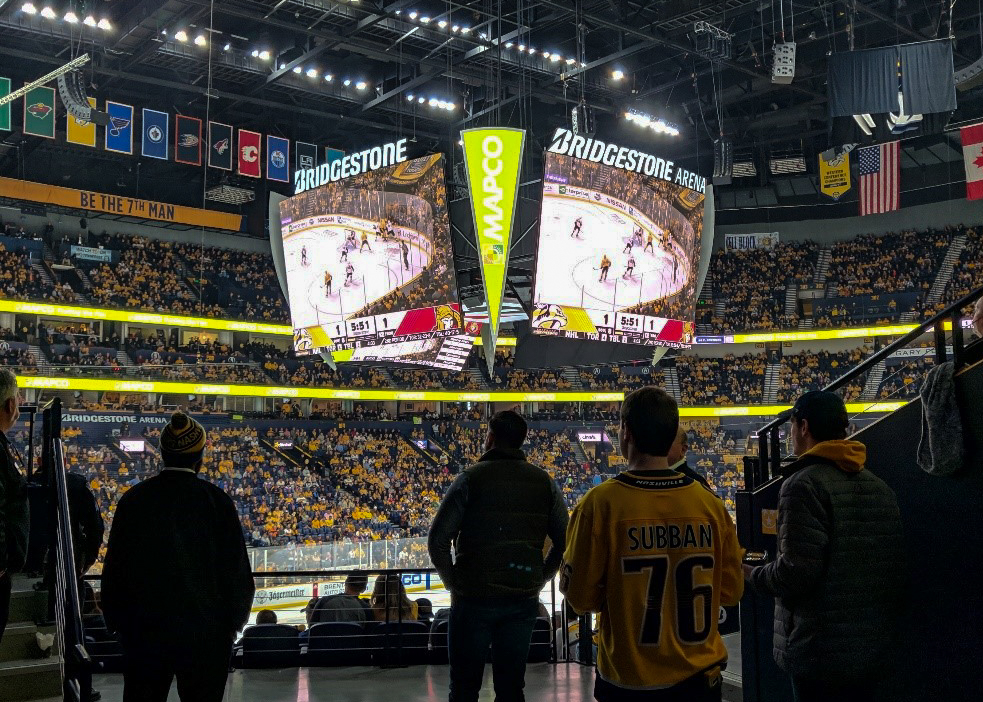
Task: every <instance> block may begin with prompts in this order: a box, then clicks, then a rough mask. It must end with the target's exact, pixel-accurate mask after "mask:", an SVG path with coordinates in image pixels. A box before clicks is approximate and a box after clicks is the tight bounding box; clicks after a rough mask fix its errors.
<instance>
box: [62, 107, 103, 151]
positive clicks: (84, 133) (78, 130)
mask: <svg viewBox="0 0 983 702" xmlns="http://www.w3.org/2000/svg"><path fill="white" fill-rule="evenodd" d="M88 100H89V105H90V106H92V107H95V106H96V99H95V98H92V97H90V98H89V99H88ZM65 121H66V125H65V141H67V142H68V143H70V144H81V145H82V146H95V145H96V123H95V122H83V121H82V120H80V119H78V118H77V117H75V116H73V115H72V114H71V113H68V112H66V113H65Z"/></svg>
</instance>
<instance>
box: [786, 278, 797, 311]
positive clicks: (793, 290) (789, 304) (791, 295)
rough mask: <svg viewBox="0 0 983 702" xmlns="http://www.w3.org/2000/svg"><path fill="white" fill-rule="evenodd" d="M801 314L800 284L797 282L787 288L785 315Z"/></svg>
mask: <svg viewBox="0 0 983 702" xmlns="http://www.w3.org/2000/svg"><path fill="white" fill-rule="evenodd" d="M798 314H799V286H798V285H796V284H795V283H791V284H789V286H788V287H786V288H785V316H786V317H797V316H798Z"/></svg>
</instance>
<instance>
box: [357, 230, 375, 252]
mask: <svg viewBox="0 0 983 702" xmlns="http://www.w3.org/2000/svg"><path fill="white" fill-rule="evenodd" d="M365 249H368V250H369V253H372V247H371V246H369V235H368V234H367V233H366V232H362V245H361V246H359V247H358V252H359V253H362V251H364V250H365Z"/></svg>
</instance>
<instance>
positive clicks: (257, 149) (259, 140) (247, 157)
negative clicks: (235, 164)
mask: <svg viewBox="0 0 983 702" xmlns="http://www.w3.org/2000/svg"><path fill="white" fill-rule="evenodd" d="M262 144H263V135H262V134H260V133H259V132H251V131H249V130H248V129H240V130H239V175H243V176H247V177H249V178H259V177H260V176H261V175H262V174H263V173H262V168H263V162H262V161H260V156H261V155H262Z"/></svg>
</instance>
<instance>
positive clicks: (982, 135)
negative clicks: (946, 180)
mask: <svg viewBox="0 0 983 702" xmlns="http://www.w3.org/2000/svg"><path fill="white" fill-rule="evenodd" d="M959 134H960V136H962V140H963V164H964V165H965V166H966V198H967V199H969V200H979V199H980V198H983V123H981V124H972V125H970V126H968V127H963V128H962V129H960V130H959Z"/></svg>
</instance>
